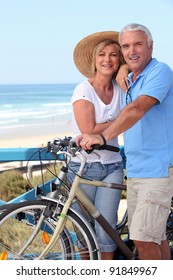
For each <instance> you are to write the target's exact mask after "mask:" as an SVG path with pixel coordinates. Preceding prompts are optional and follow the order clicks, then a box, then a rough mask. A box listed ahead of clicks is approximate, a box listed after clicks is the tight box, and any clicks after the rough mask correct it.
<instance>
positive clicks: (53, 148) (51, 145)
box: [47, 137, 120, 154]
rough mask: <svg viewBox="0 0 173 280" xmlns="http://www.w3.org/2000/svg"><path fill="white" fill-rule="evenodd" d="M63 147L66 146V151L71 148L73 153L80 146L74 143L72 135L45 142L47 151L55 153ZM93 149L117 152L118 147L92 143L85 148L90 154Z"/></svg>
mask: <svg viewBox="0 0 173 280" xmlns="http://www.w3.org/2000/svg"><path fill="white" fill-rule="evenodd" d="M65 148H68V151H71V150H73V154H74V153H75V152H77V151H79V150H80V149H81V147H79V146H77V145H76V142H75V140H73V139H72V137H65V138H64V139H60V138H57V139H56V138H55V139H53V142H51V141H49V142H48V144H47V152H52V153H57V152H58V151H63V150H64V149H65ZM93 150H108V151H112V152H119V151H120V149H119V148H118V147H115V146H111V145H107V144H104V145H100V144H94V145H92V149H90V150H85V152H87V153H88V154H90V153H91V152H92V151H93Z"/></svg>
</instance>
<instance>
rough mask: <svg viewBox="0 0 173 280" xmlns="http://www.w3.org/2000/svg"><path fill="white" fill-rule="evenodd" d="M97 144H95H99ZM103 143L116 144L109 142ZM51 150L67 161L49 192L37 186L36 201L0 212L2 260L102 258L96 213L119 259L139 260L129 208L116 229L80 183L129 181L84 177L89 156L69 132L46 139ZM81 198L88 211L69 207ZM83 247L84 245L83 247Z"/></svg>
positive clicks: (102, 184) (171, 237)
mask: <svg viewBox="0 0 173 280" xmlns="http://www.w3.org/2000/svg"><path fill="white" fill-rule="evenodd" d="M100 148H102V147H101V146H98V145H96V146H95V147H94V149H100ZM104 148H108V149H110V148H111V149H112V147H110V146H107V147H104ZM47 149H48V151H49V152H51V153H52V154H53V155H54V156H55V157H56V159H58V160H60V161H62V162H63V163H64V164H63V166H62V168H61V169H60V171H59V173H58V175H57V178H56V180H55V181H54V182H53V183H52V185H51V192H50V193H49V194H48V195H47V194H44V193H43V190H42V189H40V188H39V187H38V188H36V192H37V197H38V198H37V200H34V201H24V202H20V203H17V204H14V205H13V204H10V205H8V207H6V210H5V211H4V212H2V213H1V215H0V254H1V255H0V259H4V260H7V259H14V260H33V259H37V260H38V259H47V260H48V259H51V260H52V259H56V260H58V259H61V260H62V259H64V260H78V259H81V258H84V257H85V256H87V258H88V259H91V260H99V259H100V249H99V245H98V242H97V238H96V235H95V232H94V229H93V226H92V219H91V217H93V218H94V219H95V220H97V221H98V222H99V223H100V224H101V225H102V227H103V228H104V230H105V231H106V232H107V233H108V234H109V235H110V236H111V238H112V239H113V240H114V242H115V243H116V244H117V246H118V248H117V252H116V253H117V254H119V259H138V256H137V251H136V249H135V247H134V246H133V243H132V242H131V241H130V240H129V236H128V228H127V222H128V221H127V210H126V211H125V214H124V216H123V218H122V221H120V223H119V224H118V225H117V229H116V231H115V230H113V229H112V227H111V225H109V224H108V222H107V221H106V220H105V219H104V217H103V216H102V215H101V214H100V213H98V211H97V209H96V208H95V206H94V205H93V204H92V203H91V201H90V200H89V199H88V198H87V197H86V196H85V194H84V193H83V192H82V191H81V190H80V189H79V188H78V186H79V184H80V183H85V184H88V185H94V186H99V187H108V188H119V189H124V190H125V189H126V185H120V184H110V183H105V182H100V181H91V180H86V179H83V178H82V171H83V169H84V166H85V162H86V160H85V157H84V156H83V155H82V153H81V148H79V147H76V145H75V143H74V142H73V141H72V139H71V137H68V138H67V137H65V139H54V140H53V141H52V142H48V147H47ZM73 156H78V157H79V159H80V161H81V166H80V168H79V171H78V173H77V174H76V176H75V180H74V182H73V184H72V186H71V188H69V187H68V185H67V183H66V181H65V178H66V173H67V171H68V164H69V162H70V160H71V157H73ZM74 201H78V202H80V204H81V205H82V207H83V209H84V213H85V216H84V215H81V214H79V213H77V212H76V211H75V210H74V209H73V208H72V207H71V206H72V204H73V202H74ZM170 218H171V219H172V220H171V219H170V220H169V221H170V222H169V242H170V248H171V249H172V247H173V244H172V240H173V208H171V210H170ZM81 248H82V250H81Z"/></svg>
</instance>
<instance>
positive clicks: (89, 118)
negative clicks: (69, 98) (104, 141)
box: [73, 99, 112, 134]
mask: <svg viewBox="0 0 173 280" xmlns="http://www.w3.org/2000/svg"><path fill="white" fill-rule="evenodd" d="M73 111H74V116H75V119H76V122H77V124H78V127H79V129H80V131H81V133H88V134H98V133H100V132H102V131H104V130H105V129H106V128H108V127H109V126H110V124H111V123H112V122H107V123H99V124H96V121H95V110H94V105H93V103H92V102H89V101H87V100H82V99H80V100H78V101H76V102H74V103H73Z"/></svg>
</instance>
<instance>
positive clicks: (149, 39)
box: [119, 23, 153, 47]
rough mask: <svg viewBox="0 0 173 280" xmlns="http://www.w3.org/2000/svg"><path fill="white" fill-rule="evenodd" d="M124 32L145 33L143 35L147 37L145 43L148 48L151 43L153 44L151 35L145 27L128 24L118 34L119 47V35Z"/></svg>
mask: <svg viewBox="0 0 173 280" xmlns="http://www.w3.org/2000/svg"><path fill="white" fill-rule="evenodd" d="M125 31H143V32H145V34H146V36H147V42H148V46H149V47H150V46H151V43H152V42H153V37H152V35H151V32H150V30H149V29H148V28H147V27H146V26H144V25H142V24H138V23H130V24H127V25H126V26H124V27H123V28H122V29H121V31H120V33H119V43H120V45H121V40H120V38H121V35H122V33H123V32H125Z"/></svg>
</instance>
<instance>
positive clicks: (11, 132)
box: [0, 115, 123, 148]
mask: <svg viewBox="0 0 173 280" xmlns="http://www.w3.org/2000/svg"><path fill="white" fill-rule="evenodd" d="M65 136H73V132H72V121H71V115H69V116H68V117H65V118H64V117H62V118H61V120H51V119H48V120H47V121H46V122H35V123H30V124H27V125H23V126H20V127H15V126H14V127H11V128H3V130H2V129H1V130H0V148H25V147H27V148H29V147H42V146H46V145H47V142H48V141H50V140H52V139H54V138H56V137H60V138H63V137H65ZM119 144H120V145H123V136H122V135H120V136H119Z"/></svg>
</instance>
